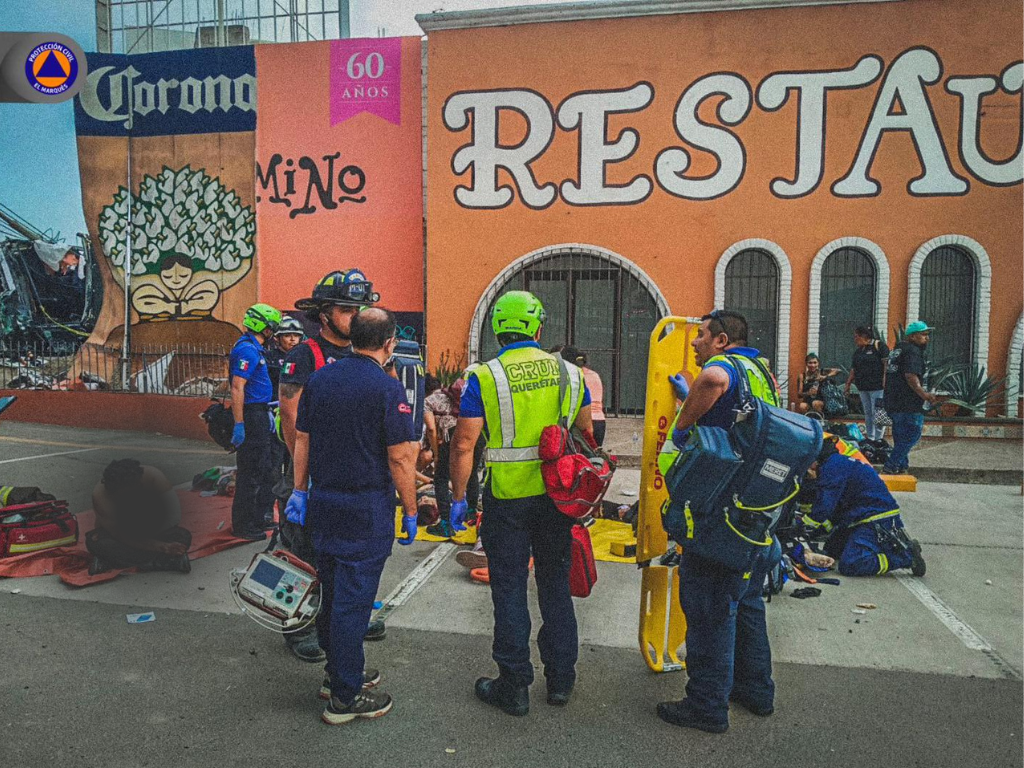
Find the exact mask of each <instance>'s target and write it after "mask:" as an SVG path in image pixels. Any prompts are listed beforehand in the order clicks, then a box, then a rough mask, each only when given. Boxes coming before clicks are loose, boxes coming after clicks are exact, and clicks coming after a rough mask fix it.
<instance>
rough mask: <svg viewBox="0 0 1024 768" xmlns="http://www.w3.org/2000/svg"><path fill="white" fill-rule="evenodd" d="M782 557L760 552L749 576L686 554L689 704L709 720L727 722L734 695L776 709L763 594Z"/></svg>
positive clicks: (683, 599)
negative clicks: (730, 703) (768, 576)
mask: <svg viewBox="0 0 1024 768" xmlns="http://www.w3.org/2000/svg"><path fill="white" fill-rule="evenodd" d="M487 554H488V556H490V552H488V553H487ZM780 554H781V553H780V552H778V545H777V544H776V545H775V546H773V547H772V548H771V549H769V550H768V551H766V552H763V553H761V554H759V555H758V556H757V558H756V559H755V561H754V564H753V567H752V568H751V570H750V574H749V576H748V575H747V574H744V573H740V572H737V571H731V570H729V569H727V568H725V566H723V565H721V564H720V563H717V562H715V561H713V560H708V559H706V558H703V557H700V556H699V555H695V554H687V552H686V551H685V550H684V551H683V555H682V559H681V562H680V565H679V603H680V605H681V606H682V608H683V613H685V614H686V673H687V676H688V679H687V682H686V701H687V703H688V705H689V707H691V709H692V711H693V712H694V713H695V714H697V715H698V716H700V717H702V718H704V719H706V720H708V721H709V722H712V723H715V724H721V725H727V724H728V723H729V694H730V693H731V692H733V691H736V693H737V694H739V695H740V696H742V697H743V698H744V699H745V700H747V701H750V702H752V703H754V704H756V705H757V706H758V707H764V708H765V709H768V708H770V707H771V706H772V705H773V702H774V700H775V683H774V681H773V680H772V652H771V648H769V646H768V628H767V624H766V623H765V608H764V599H763V598H762V591H763V588H764V579H765V575H766V574H767V572H768V571H769V570H770V569H771V568H772V567H773V566H774V564H775V562H777V561H778V560H777V556H778V555H780ZM773 561H775V562H773Z"/></svg>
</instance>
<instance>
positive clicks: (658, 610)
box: [636, 317, 700, 672]
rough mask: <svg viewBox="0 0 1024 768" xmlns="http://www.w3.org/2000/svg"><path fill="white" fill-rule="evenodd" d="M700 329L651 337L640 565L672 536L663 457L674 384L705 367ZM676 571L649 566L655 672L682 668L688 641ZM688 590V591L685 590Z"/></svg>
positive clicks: (667, 323) (646, 611)
mask: <svg viewBox="0 0 1024 768" xmlns="http://www.w3.org/2000/svg"><path fill="white" fill-rule="evenodd" d="M699 327H700V323H698V322H696V321H693V320H688V319H687V318H685V317H666V318H663V319H662V320H661V322H659V323H658V325H657V326H655V328H654V331H653V332H652V333H651V343H650V354H649V356H648V362H647V401H646V406H645V409H644V443H643V452H642V456H641V465H640V514H639V517H638V523H637V553H636V559H637V562H638V563H644V562H646V561H650V560H653V559H654V558H657V557H660V556H661V555H663V554H665V551H666V550H667V548H668V536H666V535H665V531H664V529H663V528H662V527H661V508H662V505H663V504H665V503H666V502H667V501H668V492H667V490H666V489H665V478H663V477H662V475H661V472H660V471H659V470H658V452H659V451H660V450H661V446H662V445H663V444H664V442H665V441H666V440H670V439H671V435H670V434H669V429H670V427H671V425H672V420H673V418H674V417H675V413H676V407H677V405H678V402H677V401H676V398H675V393H674V392H673V389H672V385H671V383H670V382H669V380H668V377H669V376H674V375H675V374H677V373H679V372H680V371H684V372H685V373H686V377H687V379H688V381H689V382H690V383H691V384H692V383H693V380H694V379H695V378H696V376H697V374H698V373H700V366H698V365H697V362H696V360H695V359H694V357H693V347H691V346H690V342H692V341H693V339H694V337H696V335H697V331H698V329H699ZM677 570H678V569H676V568H668V567H665V566H660V565H647V566H646V567H644V569H643V579H642V582H641V593H640V631H639V641H640V652H641V653H642V654H643V657H644V660H645V661H646V662H647V666H649V667H650V668H651V669H652V670H654V671H655V672H669V671H673V670H677V669H681V668H682V662H681V661H680V660H679V657H678V652H679V648H680V647H682V644H683V640H684V639H685V637H686V618H685V617H684V616H683V612H682V609H681V608H680V607H679V588H680V587H679V575H678V573H677ZM684 588H685V585H684Z"/></svg>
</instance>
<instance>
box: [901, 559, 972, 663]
mask: <svg viewBox="0 0 1024 768" xmlns="http://www.w3.org/2000/svg"><path fill="white" fill-rule="evenodd" d="M893 575H894V576H895V577H896V578H897V579H899V581H900V583H901V584H903V586H904V587H906V588H907V589H909V590H910V592H911V594H913V595H914V597H916V598H917V599H918V600H920V601H921V604H922V605H924V607H925V608H927V609H928V610H929V611H931V612H932V613H934V614H935V616H936V617H937V618H938V620H939V621H941V622H942V623H943V624H945V625H946V628H947V629H948V630H949V631H950V632H952V633H953V634H954V635H956V636H957V638H959V640H960V642H961V643H963V644H964V645H966V646H967V647H968V648H970V649H971V650H972V651H991V650H992V646H991V645H989V643H988V640H986V639H985V638H984V637H982V636H981V635H979V634H978V633H977V632H975V631H974V630H973V629H971V628H970V627H969V626H968V625H967V624H965V623H964V622H963V621H961V619H960V617H959V616H957V615H956V614H955V613H953V609H952V608H950V607H949V606H948V605H946V604H945V603H944V602H942V600H941V599H940V598H939V596H938V595H936V594H935V593H934V592H932V591H931V590H930V589H928V587H926V586H925V584H924V582H922V581H921V580H920V579H919V578H917V577H915V576H907V575H906V574H903V573H897V574H893Z"/></svg>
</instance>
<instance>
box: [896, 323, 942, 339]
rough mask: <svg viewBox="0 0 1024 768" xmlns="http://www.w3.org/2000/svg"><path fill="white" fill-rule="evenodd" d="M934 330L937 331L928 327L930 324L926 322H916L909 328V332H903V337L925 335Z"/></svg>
mask: <svg viewBox="0 0 1024 768" xmlns="http://www.w3.org/2000/svg"><path fill="white" fill-rule="evenodd" d="M934 330H935V329H934V328H932V327H931V326H930V325H928V323H926V322H925V321H924V320H915V321H914V322H912V323H911V324H910V325H908V326H907V330H905V331H904V332H903V335H904V336H910V335H912V334H915V333H924V332H925V331H934Z"/></svg>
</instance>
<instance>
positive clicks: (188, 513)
mask: <svg viewBox="0 0 1024 768" xmlns="http://www.w3.org/2000/svg"><path fill="white" fill-rule="evenodd" d="M178 498H179V499H180V500H181V525H182V527H183V528H187V529H188V530H190V531H191V532H192V548H191V549H190V550H189V553H188V554H189V557H190V558H191V559H192V560H198V559H199V558H201V557H206V556H207V555H212V554H214V553H216V552H220V551H222V550H225V549H229V548H230V547H235V546H238V545H240V544H251V543H252V542H249V541H245V540H243V539H236V538H235V537H234V536H232V535H231V498H230V497H227V496H206V497H204V496H200V495H199V494H198V493H193V492H191V491H178ZM93 516H94V513H93V511H92V510H89V511H88V512H82V513H81V514H79V515H76V516H75V517H76V519H77V520H78V530H79V540H78V546H76V547H60V548H58V549H47V550H44V551H42V552H28V553H26V554H24V555H15V556H14V557H5V558H3V559H0V577H6V578H12V579H13V578H26V577H28V576H49V575H50V574H53V573H55V574H57V575H58V576H60V580H61V581H63V582H64V583H65V584H70V585H71V586H73V587H87V586H89V585H90V584H100V583H102V582H105V581H110V580H111V579H115V578H117V577H118V576H119V575H121V574H122V573H137V572H138V570H137V569H135V568H127V569H123V570H110V571H104V572H103V573H100V574H97V575H96V576H90V575H89V563H90V561H91V560H92V555H90V554H89V552H88V551H87V550H86V548H85V534H86V533H87V532H89V531H91V530H92V529H93V528H94V527H95V525H94V523H93ZM218 528H219V530H218Z"/></svg>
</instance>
